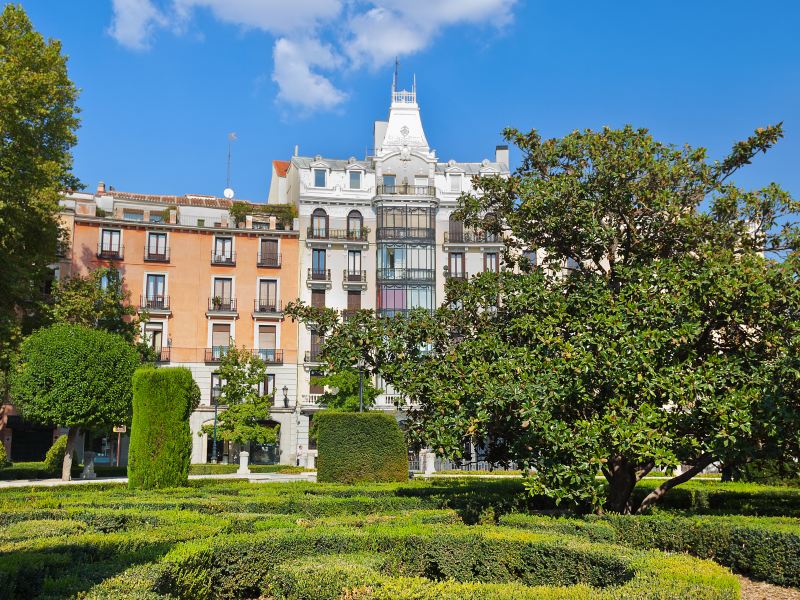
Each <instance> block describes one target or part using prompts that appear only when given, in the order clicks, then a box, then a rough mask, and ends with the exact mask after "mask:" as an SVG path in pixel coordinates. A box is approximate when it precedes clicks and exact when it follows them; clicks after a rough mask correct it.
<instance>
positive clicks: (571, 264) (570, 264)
mask: <svg viewBox="0 0 800 600" xmlns="http://www.w3.org/2000/svg"><path fill="white" fill-rule="evenodd" d="M567 269H570V270H571V271H577V270H578V269H580V263H578V261H577V260H575V259H574V258H568V259H567Z"/></svg>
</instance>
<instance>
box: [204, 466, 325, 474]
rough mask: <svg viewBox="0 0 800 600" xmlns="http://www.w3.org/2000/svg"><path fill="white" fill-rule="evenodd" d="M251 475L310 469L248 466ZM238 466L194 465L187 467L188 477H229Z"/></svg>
mask: <svg viewBox="0 0 800 600" xmlns="http://www.w3.org/2000/svg"><path fill="white" fill-rule="evenodd" d="M249 468H250V472H251V473H284V474H291V473H306V472H308V471H310V469H306V468H305V467H295V466H294V465H249ZM238 469H239V465H233V464H227V465H220V464H213V463H210V464H202V463H200V464H194V465H189V475H229V474H231V473H236V471H237V470H238Z"/></svg>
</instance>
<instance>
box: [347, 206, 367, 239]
mask: <svg viewBox="0 0 800 600" xmlns="http://www.w3.org/2000/svg"><path fill="white" fill-rule="evenodd" d="M363 231H364V217H362V216H361V213H360V212H358V211H357V210H351V211H350V214H348V215H347V239H349V240H360V239H361V238H362V237H363Z"/></svg>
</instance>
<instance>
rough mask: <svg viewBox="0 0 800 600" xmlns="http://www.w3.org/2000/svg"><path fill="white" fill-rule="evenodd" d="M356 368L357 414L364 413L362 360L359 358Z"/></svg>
mask: <svg viewBox="0 0 800 600" xmlns="http://www.w3.org/2000/svg"><path fill="white" fill-rule="evenodd" d="M356 366H357V367H358V412H364V359H363V358H359V359H358V362H357V363H356Z"/></svg>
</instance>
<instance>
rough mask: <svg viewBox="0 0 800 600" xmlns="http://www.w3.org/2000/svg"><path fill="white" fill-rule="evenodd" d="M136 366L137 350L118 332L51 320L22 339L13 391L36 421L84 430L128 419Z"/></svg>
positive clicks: (17, 403)
mask: <svg viewBox="0 0 800 600" xmlns="http://www.w3.org/2000/svg"><path fill="white" fill-rule="evenodd" d="M138 365H139V357H138V355H137V354H136V351H135V350H134V349H133V348H132V347H131V346H130V344H128V343H127V342H126V341H125V340H124V339H123V338H121V337H120V336H118V335H114V334H111V333H107V332H105V331H98V330H92V329H88V328H86V327H83V326H80V325H54V326H52V327H49V328H47V329H41V330H39V331H37V332H36V333H34V334H32V335H31V336H30V337H28V338H27V339H26V340H25V341H24V342H23V344H22V346H21V348H20V355H19V363H18V364H17V368H16V369H15V371H14V373H13V374H12V380H11V393H12V397H13V399H14V404H15V406H16V407H17V408H18V409H20V410H21V411H22V414H23V416H24V417H25V418H26V419H27V420H29V421H32V422H34V423H41V424H43V425H60V426H62V427H81V428H86V429H102V428H107V427H111V426H113V425H120V424H126V423H130V416H131V377H132V375H133V372H134V371H135V370H136V367H137V366H138Z"/></svg>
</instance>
